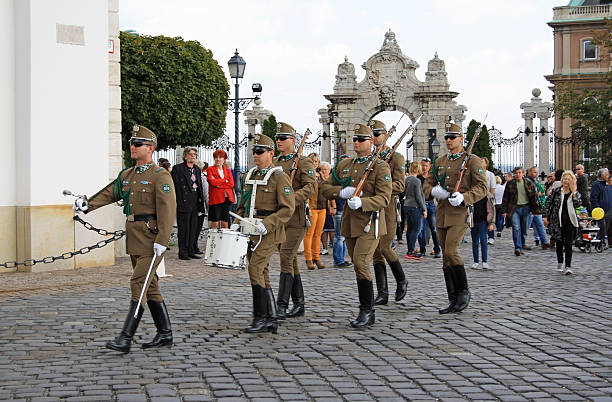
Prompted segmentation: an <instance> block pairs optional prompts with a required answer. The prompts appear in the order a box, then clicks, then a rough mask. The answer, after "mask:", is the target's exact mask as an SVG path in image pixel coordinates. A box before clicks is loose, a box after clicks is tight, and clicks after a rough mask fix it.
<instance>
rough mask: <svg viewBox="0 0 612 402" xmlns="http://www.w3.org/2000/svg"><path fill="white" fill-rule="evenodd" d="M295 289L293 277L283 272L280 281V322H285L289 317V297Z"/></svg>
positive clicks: (278, 316)
mask: <svg viewBox="0 0 612 402" xmlns="http://www.w3.org/2000/svg"><path fill="white" fill-rule="evenodd" d="M292 288H293V275H291V274H290V273H286V272H281V274H280V279H279V280H278V302H277V303H276V305H277V311H276V317H277V318H278V319H279V320H284V319H285V316H286V315H287V308H289V296H290V295H291V289H292Z"/></svg>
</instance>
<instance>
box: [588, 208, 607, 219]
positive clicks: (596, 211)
mask: <svg viewBox="0 0 612 402" xmlns="http://www.w3.org/2000/svg"><path fill="white" fill-rule="evenodd" d="M591 215H592V216H593V218H595V219H597V220H600V219H601V218H603V217H604V215H605V212H604V210H603V208H593V210H592V211H591Z"/></svg>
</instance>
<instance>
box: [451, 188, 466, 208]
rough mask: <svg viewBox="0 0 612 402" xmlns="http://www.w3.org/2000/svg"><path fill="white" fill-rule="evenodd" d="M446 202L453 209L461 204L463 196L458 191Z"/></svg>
mask: <svg viewBox="0 0 612 402" xmlns="http://www.w3.org/2000/svg"><path fill="white" fill-rule="evenodd" d="M448 202H450V204H451V205H452V206H453V207H458V206H459V205H461V203H462V202H463V194H461V193H460V192H459V191H457V192H456V193H453V195H452V196H451V197H449V199H448Z"/></svg>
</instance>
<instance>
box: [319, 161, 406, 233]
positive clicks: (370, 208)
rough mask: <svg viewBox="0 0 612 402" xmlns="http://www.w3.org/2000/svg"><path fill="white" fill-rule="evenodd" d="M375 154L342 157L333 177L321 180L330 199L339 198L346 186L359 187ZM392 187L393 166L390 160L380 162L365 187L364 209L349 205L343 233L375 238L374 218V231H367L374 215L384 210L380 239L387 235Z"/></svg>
mask: <svg viewBox="0 0 612 402" xmlns="http://www.w3.org/2000/svg"><path fill="white" fill-rule="evenodd" d="M371 157H372V155H368V156H364V157H362V158H354V159H344V160H341V161H340V163H338V164H337V165H336V167H335V168H334V172H332V174H331V175H330V176H329V178H328V179H327V180H325V181H324V182H323V183H321V185H320V187H319V191H322V192H323V195H324V196H325V198H327V199H336V198H338V193H339V192H340V190H342V188H344V187H345V186H353V187H357V186H358V185H359V182H360V181H361V178H362V177H363V175H364V173H365V167H366V165H367V163H368V161H369V159H370V158H371ZM344 180H348V184H346V185H345V186H343V185H342V184H341V183H340V182H343V181H344ZM391 189H392V186H391V170H390V169H389V165H388V164H387V163H386V162H383V161H377V162H376V164H374V166H373V171H372V172H371V173H370V175H369V176H368V178H367V180H366V182H365V185H364V187H363V194H362V195H361V203H362V205H361V208H359V209H351V208H350V207H349V206H348V204H347V205H346V206H345V207H344V211H343V212H342V223H341V226H340V234H341V235H342V236H345V237H361V236H364V235H368V236H371V237H372V238H374V234H375V233H374V232H375V230H374V221H373V220H372V222H371V228H370V231H369V232H368V233H365V232H364V230H363V229H364V228H365V227H366V225H367V224H368V223H369V222H370V217H371V216H372V212H374V211H380V217H379V224H378V236H379V238H380V236H382V235H384V234H386V233H387V229H386V224H385V211H384V209H385V208H386V207H387V205H389V202H390V200H391V191H392V190H391ZM394 227H395V226H394ZM390 230H393V229H390Z"/></svg>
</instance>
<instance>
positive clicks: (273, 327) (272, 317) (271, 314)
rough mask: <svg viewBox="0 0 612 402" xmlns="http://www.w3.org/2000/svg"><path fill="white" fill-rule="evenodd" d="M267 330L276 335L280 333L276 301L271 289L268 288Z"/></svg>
mask: <svg viewBox="0 0 612 402" xmlns="http://www.w3.org/2000/svg"><path fill="white" fill-rule="evenodd" d="M265 292H266V300H267V303H266V328H267V330H268V331H270V332H272V333H273V334H275V333H276V332H277V331H278V321H277V310H276V301H275V300H274V292H272V289H271V288H266V290H265Z"/></svg>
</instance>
